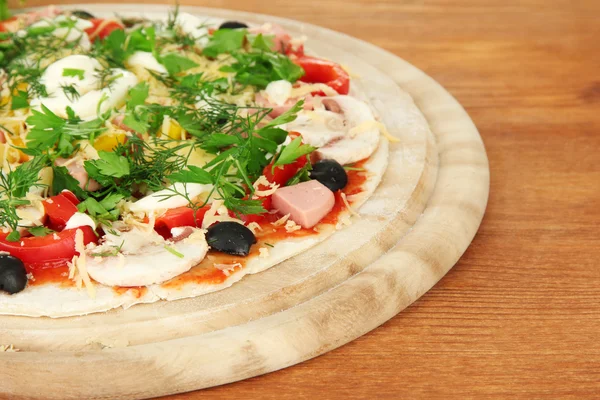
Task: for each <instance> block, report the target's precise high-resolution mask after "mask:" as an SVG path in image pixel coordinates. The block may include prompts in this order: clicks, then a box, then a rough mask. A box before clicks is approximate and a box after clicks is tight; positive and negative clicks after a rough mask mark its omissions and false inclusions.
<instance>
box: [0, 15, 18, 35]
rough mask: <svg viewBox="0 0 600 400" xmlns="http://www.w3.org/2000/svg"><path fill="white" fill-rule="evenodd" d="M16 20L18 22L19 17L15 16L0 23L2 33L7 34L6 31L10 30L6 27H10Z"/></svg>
mask: <svg viewBox="0 0 600 400" xmlns="http://www.w3.org/2000/svg"><path fill="white" fill-rule="evenodd" d="M16 20H17V17H16V16H14V15H13V16H12V17H10V18H8V19H5V20H2V21H0V32H6V31H8V30H9V29H7V27H6V26H7V25H9V24H10V23H11V22H14V21H16Z"/></svg>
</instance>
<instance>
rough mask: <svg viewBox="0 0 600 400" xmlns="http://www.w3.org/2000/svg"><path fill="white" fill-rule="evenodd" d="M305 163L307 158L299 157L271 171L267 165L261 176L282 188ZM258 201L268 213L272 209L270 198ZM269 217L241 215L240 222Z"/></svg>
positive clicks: (262, 188)
mask: <svg viewBox="0 0 600 400" xmlns="http://www.w3.org/2000/svg"><path fill="white" fill-rule="evenodd" d="M290 136H292V137H295V136H297V134H295V135H294V134H290ZM306 162H307V158H306V156H301V157H299V158H298V159H297V160H296V161H294V162H293V163H291V164H286V165H280V166H278V167H275V168H274V169H273V163H271V164H269V165H267V166H266V167H265V168H264V169H263V175H264V176H265V178H267V180H268V181H269V182H271V183H277V184H278V185H279V186H284V185H285V184H286V183H287V181H289V180H290V179H292V178H293V177H294V175H296V173H297V172H298V171H300V169H302V167H304V166H305V165H306ZM268 189H269V188H268V187H266V186H263V185H260V186H259V190H268ZM259 200H261V201H262V206H263V208H264V209H265V210H267V211H269V210H271V208H272V205H271V203H272V201H271V196H265V197H261V198H259ZM268 215H270V214H269V213H263V214H250V215H242V220H243V221H244V222H245V223H246V224H249V223H251V222H258V223H261V222H264V221H265V218H266V217H267V216H268Z"/></svg>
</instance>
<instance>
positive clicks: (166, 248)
mask: <svg viewBox="0 0 600 400" xmlns="http://www.w3.org/2000/svg"><path fill="white" fill-rule="evenodd" d="M165 250H167V251H168V252H169V253H171V254H173V255H174V256H175V257H179V258H184V257H185V256H184V255H183V254H181V253H180V252H178V251H177V250H175V249H174V248H172V247H169V246H165Z"/></svg>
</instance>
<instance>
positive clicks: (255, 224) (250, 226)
mask: <svg viewBox="0 0 600 400" xmlns="http://www.w3.org/2000/svg"><path fill="white" fill-rule="evenodd" d="M247 228H248V229H250V231H251V232H252V233H254V234H256V232H258V231H262V228H261V226H260V225H259V224H258V222H250V223H249V224H248V226H247Z"/></svg>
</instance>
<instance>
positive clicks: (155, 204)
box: [129, 183, 213, 214]
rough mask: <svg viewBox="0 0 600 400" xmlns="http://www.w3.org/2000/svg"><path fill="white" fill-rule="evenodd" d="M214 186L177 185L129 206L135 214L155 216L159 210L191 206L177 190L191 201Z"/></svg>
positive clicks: (196, 184) (197, 184)
mask: <svg viewBox="0 0 600 400" xmlns="http://www.w3.org/2000/svg"><path fill="white" fill-rule="evenodd" d="M212 187H213V186H212V185H202V184H199V183H187V184H185V185H184V184H183V183H176V184H174V185H172V186H171V187H170V188H167V189H163V190H160V191H158V192H156V193H152V194H151V195H148V196H146V197H143V198H141V199H139V200H138V201H136V202H135V203H132V204H130V205H129V211H131V212H133V213H141V212H143V213H145V214H155V213H156V212H157V211H158V210H161V211H162V210H168V209H170V208H177V207H183V206H185V205H187V204H189V202H188V200H187V199H186V198H185V197H184V196H181V195H177V194H175V192H174V191H173V189H174V190H176V191H177V192H179V193H186V194H187V196H188V197H189V198H190V199H193V198H195V197H198V196H199V195H200V194H202V193H204V192H208V191H210V190H211V189H212Z"/></svg>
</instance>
